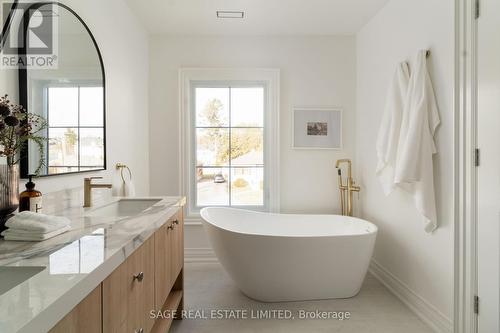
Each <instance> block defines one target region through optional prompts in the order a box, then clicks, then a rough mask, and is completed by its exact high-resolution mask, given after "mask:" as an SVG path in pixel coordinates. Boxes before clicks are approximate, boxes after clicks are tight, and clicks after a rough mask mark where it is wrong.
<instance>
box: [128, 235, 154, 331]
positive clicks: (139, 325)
mask: <svg viewBox="0 0 500 333" xmlns="http://www.w3.org/2000/svg"><path fill="white" fill-rule="evenodd" d="M126 263H127V270H126V272H127V273H126V278H127V279H128V281H129V282H128V284H127V305H128V309H127V332H140V330H141V329H143V332H145V333H147V332H149V331H150V330H151V328H152V327H153V324H154V320H153V319H152V318H150V316H149V313H150V311H151V310H152V309H154V283H155V282H154V266H153V265H154V239H153V237H151V238H149V240H147V241H146V242H145V243H144V244H143V245H142V246H141V247H140V248H139V249H137V251H135V252H134V253H133V254H132V255H131V256H130V257H129V258H128V259H127V261H126Z"/></svg>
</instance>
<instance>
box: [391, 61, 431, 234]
mask: <svg viewBox="0 0 500 333" xmlns="http://www.w3.org/2000/svg"><path fill="white" fill-rule="evenodd" d="M439 123H440V120H439V113H438V107H437V103H436V97H435V95H434V89H433V87H432V82H431V79H430V76H429V72H428V70H427V57H426V51H419V53H418V55H417V58H416V61H415V69H414V71H413V73H412V75H411V78H410V84H409V86H408V99H407V101H406V106H405V110H404V112H403V117H402V121H401V131H400V136H399V143H398V153H397V160H396V169H395V175H394V181H395V183H396V184H397V185H398V186H399V187H402V188H404V189H406V190H407V191H408V192H409V193H411V194H412V196H413V200H414V203H415V206H416V208H417V210H418V211H419V212H420V214H422V216H423V217H424V220H425V223H426V227H425V231H427V232H432V231H434V230H435V229H436V228H437V215H436V200H435V194H434V174H433V162H432V158H433V155H434V154H435V153H436V152H437V150H436V145H435V144H434V133H435V131H436V128H437V126H438V125H439Z"/></svg>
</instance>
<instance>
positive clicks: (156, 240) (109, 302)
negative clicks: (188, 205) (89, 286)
mask: <svg viewBox="0 0 500 333" xmlns="http://www.w3.org/2000/svg"><path fill="white" fill-rule="evenodd" d="M183 267H184V222H183V215H182V207H180V208H179V210H178V212H177V213H176V214H174V215H173V217H172V218H170V219H169V220H168V221H167V222H166V223H165V224H164V225H163V226H162V227H161V228H159V229H158V230H157V231H156V232H155V234H154V235H152V236H151V237H150V238H149V239H147V240H146V241H145V242H144V243H143V244H142V245H141V246H140V247H139V248H138V249H137V250H135V251H134V252H133V253H132V254H131V255H130V256H129V257H128V258H127V259H126V260H125V261H124V262H123V263H122V264H121V265H120V266H118V267H117V268H116V269H115V270H114V271H113V272H112V273H111V274H110V275H109V276H108V277H107V278H106V279H105V280H104V281H102V283H101V284H100V285H99V287H98V288H96V290H94V291H93V292H92V293H91V294H90V295H89V296H88V297H87V298H86V299H85V300H83V301H82V302H81V303H80V304H79V305H78V306H77V307H75V309H73V310H72V311H71V312H70V313H69V314H68V315H67V316H66V317H64V319H63V320H62V321H61V322H59V323H58V324H57V325H56V326H55V327H54V328H53V329H52V330H51V331H50V332H51V333H59V332H61V333H62V332H64V333H67V332H70V333H72V332H75V333H77V332H82V333H83V332H85V333H86V332H92V333H94V332H96V333H101V332H104V333H123V332H126V333H149V332H162V333H165V332H167V331H168V329H169V328H170V325H171V323H172V318H158V319H154V318H153V317H152V316H151V311H153V312H155V313H157V312H158V311H172V310H177V313H178V315H177V316H176V319H181V317H180V315H179V314H180V312H181V311H182V309H183V296H184V292H183V290H184V276H183V274H184V273H183Z"/></svg>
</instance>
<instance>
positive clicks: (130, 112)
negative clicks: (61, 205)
mask: <svg viewBox="0 0 500 333" xmlns="http://www.w3.org/2000/svg"><path fill="white" fill-rule="evenodd" d="M61 2H62V3H64V4H66V5H68V6H69V7H71V8H72V9H73V10H75V11H76V12H77V13H78V14H79V15H80V17H82V19H83V20H84V21H85V22H86V23H87V25H88V26H89V28H90V30H91V31H92V33H93V35H94V37H95V38H96V40H97V43H98V45H99V48H100V50H101V53H102V56H103V61H104V66H105V71H106V97H107V103H106V107H107V110H106V112H107V127H106V131H107V162H108V170H107V171H104V172H98V173H96V174H95V175H99V176H104V177H105V178H106V179H108V180H109V179H110V177H112V176H114V175H116V171H115V169H114V165H115V164H116V163H117V162H123V163H126V164H128V165H129V166H130V168H131V169H132V171H133V173H134V180H135V184H136V187H137V192H138V194H143V195H145V194H148V193H149V150H148V145H149V142H148V140H149V138H148V126H149V123H148V83H149V82H148V69H149V63H148V62H149V57H148V52H149V50H148V35H147V33H146V31H145V30H144V29H143V28H142V26H141V25H140V24H139V23H138V21H137V19H136V18H135V16H134V15H133V14H132V13H131V12H130V10H129V8H128V7H127V6H126V5H125V3H124V2H123V1H122V0H106V1H100V0H85V1H81V0H63V1H61ZM0 88H1V89H2V90H1V91H0V93H3V92H4V91H7V92H9V93H10V94H11V95H12V96H17V75H16V73H15V71H13V70H2V71H1V72H0ZM89 175H92V174H80V175H66V176H55V177H48V178H44V179H39V180H37V181H36V183H37V187H38V188H39V190H41V191H42V192H54V191H59V190H63V189H67V188H75V187H80V186H83V178H84V177H86V176H89ZM106 179H105V180H106ZM21 188H24V184H21Z"/></svg>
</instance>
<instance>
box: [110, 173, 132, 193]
mask: <svg viewBox="0 0 500 333" xmlns="http://www.w3.org/2000/svg"><path fill="white" fill-rule="evenodd" d="M112 196H114V197H135V186H134V182H133V181H132V180H131V179H126V180H125V181H123V179H122V178H121V177H115V180H114V181H113V186H112Z"/></svg>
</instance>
